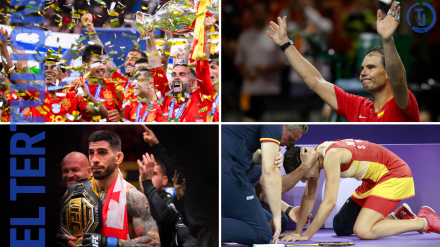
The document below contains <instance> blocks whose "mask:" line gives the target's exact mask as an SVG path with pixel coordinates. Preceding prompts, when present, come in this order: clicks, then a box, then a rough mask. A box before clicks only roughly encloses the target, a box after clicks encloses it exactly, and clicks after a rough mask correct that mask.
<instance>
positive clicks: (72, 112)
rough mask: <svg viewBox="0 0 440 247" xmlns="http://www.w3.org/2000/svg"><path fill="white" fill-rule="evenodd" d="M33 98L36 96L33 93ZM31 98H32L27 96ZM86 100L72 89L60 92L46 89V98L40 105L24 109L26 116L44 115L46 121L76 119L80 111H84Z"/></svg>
mask: <svg viewBox="0 0 440 247" xmlns="http://www.w3.org/2000/svg"><path fill="white" fill-rule="evenodd" d="M32 97H33V98H38V97H36V96H35V94H33V96H32ZM29 99H32V98H29ZM86 107H87V102H86V100H85V99H84V98H79V97H78V95H77V94H76V93H75V92H73V91H68V90H63V91H62V92H61V93H52V92H48V91H46V99H45V100H44V103H43V104H42V105H41V106H38V107H30V108H28V109H29V112H26V111H25V114H24V115H25V116H26V117H45V119H46V122H72V121H77V118H76V117H78V116H79V115H80V111H85V109H86Z"/></svg>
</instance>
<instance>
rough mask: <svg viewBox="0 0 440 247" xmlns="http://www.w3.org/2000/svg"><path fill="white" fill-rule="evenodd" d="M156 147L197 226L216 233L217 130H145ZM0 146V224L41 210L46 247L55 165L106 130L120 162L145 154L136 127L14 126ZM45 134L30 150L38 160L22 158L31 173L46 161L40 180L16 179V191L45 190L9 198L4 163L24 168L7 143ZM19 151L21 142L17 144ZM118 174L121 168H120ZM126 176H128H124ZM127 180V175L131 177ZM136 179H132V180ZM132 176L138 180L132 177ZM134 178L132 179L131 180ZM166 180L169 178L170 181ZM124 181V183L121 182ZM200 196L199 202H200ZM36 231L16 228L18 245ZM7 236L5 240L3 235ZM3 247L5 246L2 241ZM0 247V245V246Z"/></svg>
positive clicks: (52, 220)
mask: <svg viewBox="0 0 440 247" xmlns="http://www.w3.org/2000/svg"><path fill="white" fill-rule="evenodd" d="M149 128H150V129H151V130H152V131H153V132H154V133H155V135H156V137H157V138H158V139H159V142H160V143H161V144H162V145H163V146H164V147H165V148H166V150H167V153H168V154H169V155H175V156H176V159H177V161H178V163H179V166H181V168H182V170H181V171H180V172H182V173H184V175H185V177H186V181H187V188H186V195H185V196H186V202H188V204H189V205H192V206H191V210H193V214H194V215H195V218H196V220H198V222H205V223H206V224H208V223H209V224H211V225H216V226H217V227H218V205H219V201H218V190H219V189H218V183H219V180H218V164H219V158H218V152H219V151H218V150H219V148H218V143H219V139H218V138H219V130H218V126H217V125H180V126H175V125H174V126H172V125H151V126H149ZM0 130H1V133H2V141H3V142H4V144H3V145H2V147H3V148H2V149H1V153H0V155H1V157H4V158H3V160H4V163H5V166H4V167H8V168H7V170H6V172H2V174H3V177H2V179H1V180H2V181H3V182H2V183H3V186H2V187H3V188H5V189H6V190H7V192H6V193H4V197H3V198H4V200H5V202H6V204H7V211H4V213H2V214H1V216H0V217H1V222H4V224H6V226H7V228H11V227H14V226H10V223H9V222H10V220H9V218H14V217H15V218H26V217H29V218H36V217H37V215H38V207H39V206H42V207H46V210H45V212H46V225H45V226H44V227H45V228H46V234H45V235H46V246H54V242H53V241H54V238H55V232H56V231H57V220H56V217H55V216H54V215H55V213H57V212H58V211H59V201H60V199H61V196H62V195H63V194H64V192H65V190H66V188H65V187H63V186H61V182H60V181H61V168H60V165H59V164H60V162H61V160H62V159H63V157H64V156H65V155H67V154H68V153H70V152H72V151H78V152H82V153H84V154H86V156H87V153H86V151H87V149H88V143H87V138H88V137H89V135H90V134H92V133H93V132H95V131H97V130H109V131H113V132H115V133H116V134H118V135H119V137H120V138H121V142H122V152H123V153H124V161H135V160H136V159H140V158H141V157H142V154H144V153H145V152H151V148H150V146H149V145H148V144H147V143H145V142H144V140H143V138H142V133H143V132H144V130H143V128H142V127H141V126H138V125H36V124H31V125H18V126H17V131H15V132H11V131H10V130H9V125H0ZM43 131H44V132H45V135H46V137H45V140H43V141H41V142H39V143H37V144H35V145H34V147H45V149H46V154H45V155H44V156H39V155H30V156H23V157H26V158H30V159H31V168H32V169H37V168H38V158H42V157H44V158H45V159H46V162H45V165H46V168H45V171H46V176H45V177H44V178H42V177H40V178H17V185H19V186H20V185H21V186H24V185H36V186H38V185H39V186H45V189H46V191H45V194H18V195H17V201H15V202H12V201H10V200H9V198H10V191H9V189H10V185H9V183H10V175H9V169H10V168H9V167H10V166H9V165H8V162H9V158H10V157H17V169H23V168H24V159H23V158H21V157H19V156H10V154H9V153H10V149H9V145H8V144H9V142H10V140H11V137H12V135H13V134H15V133H26V134H28V135H29V136H31V137H32V136H35V135H37V134H39V133H41V132H43ZM18 146H24V142H22V143H20V142H19V144H18ZM121 169H123V167H122V166H121ZM127 175H130V174H129V173H127ZM131 176H133V175H131ZM135 176H136V175H135ZM137 176H138V174H137ZM136 178H137V177H136ZM170 179H171V178H170ZM127 180H128V179H127ZM202 195H203V196H202ZM39 227H41V226H22V227H21V226H20V227H16V228H17V239H21V240H22V239H24V229H31V239H33V240H36V239H38V228H39ZM4 235H5V236H9V234H6V233H5V234H4ZM4 241H6V242H3V244H4V245H5V246H9V244H8V243H9V241H10V238H9V237H7V239H5V240H4ZM3 244H2V245H3Z"/></svg>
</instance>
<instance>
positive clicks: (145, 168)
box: [137, 153, 157, 181]
mask: <svg viewBox="0 0 440 247" xmlns="http://www.w3.org/2000/svg"><path fill="white" fill-rule="evenodd" d="M142 158H143V159H142V162H141V161H140V160H137V163H138V165H139V176H140V177H141V181H143V180H151V178H152V177H153V173H154V166H155V165H156V164H157V163H156V161H155V160H154V155H150V156H149V155H148V153H145V154H144V155H142Z"/></svg>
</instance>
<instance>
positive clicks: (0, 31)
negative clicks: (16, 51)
mask: <svg viewBox="0 0 440 247" xmlns="http://www.w3.org/2000/svg"><path fill="white" fill-rule="evenodd" d="M8 40H9V33H8V30H7V29H6V28H3V27H0V45H6V42H7V41H8Z"/></svg>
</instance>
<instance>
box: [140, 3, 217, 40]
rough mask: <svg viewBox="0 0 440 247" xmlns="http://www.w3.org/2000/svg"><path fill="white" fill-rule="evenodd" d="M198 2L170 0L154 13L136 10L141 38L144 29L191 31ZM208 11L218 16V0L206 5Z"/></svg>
mask: <svg viewBox="0 0 440 247" xmlns="http://www.w3.org/2000/svg"><path fill="white" fill-rule="evenodd" d="M197 4H198V2H195V4H193V2H192V1H191V0H172V1H169V2H167V3H166V4H164V5H163V6H162V7H161V8H160V9H159V10H158V11H157V12H156V14H154V15H149V14H145V13H142V12H140V11H138V12H137V13H136V25H137V26H138V30H139V33H140V34H141V38H144V37H145V36H146V33H145V30H150V29H152V28H154V29H160V30H162V31H170V32H171V33H172V34H184V33H188V32H192V31H193V26H192V25H193V22H194V20H195V19H196V17H197V11H196V9H195V8H194V6H197ZM207 9H208V12H209V13H211V14H212V15H214V16H215V17H216V18H217V19H218V18H219V4H218V0H211V4H210V5H209V6H208V7H207Z"/></svg>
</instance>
